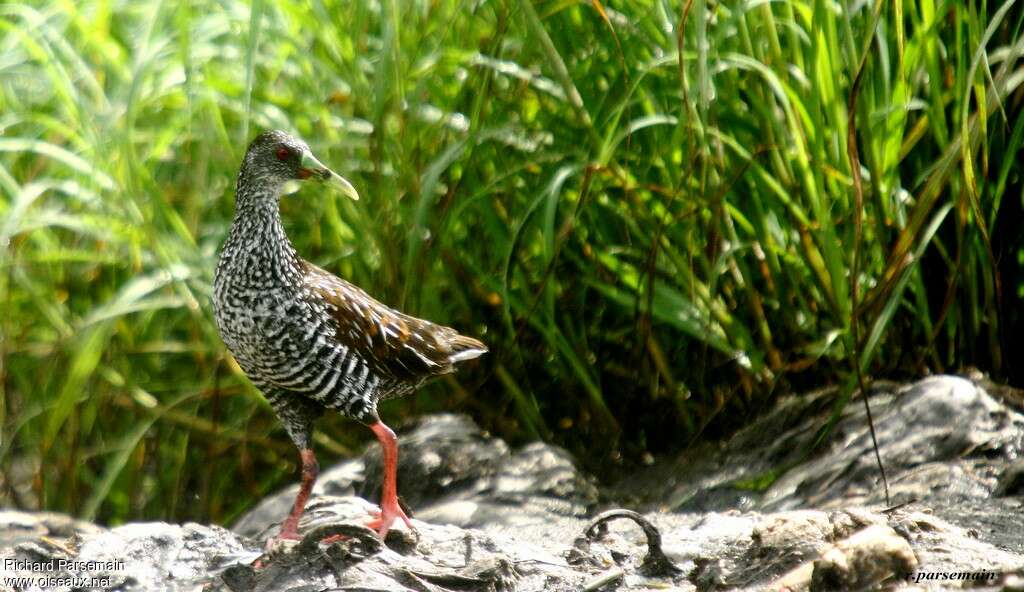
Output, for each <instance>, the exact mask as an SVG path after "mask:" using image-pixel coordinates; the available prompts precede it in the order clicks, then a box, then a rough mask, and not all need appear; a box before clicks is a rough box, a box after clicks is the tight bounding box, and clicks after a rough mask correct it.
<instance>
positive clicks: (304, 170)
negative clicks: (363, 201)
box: [299, 151, 359, 200]
mask: <svg viewBox="0 0 1024 592" xmlns="http://www.w3.org/2000/svg"><path fill="white" fill-rule="evenodd" d="M299 176H300V177H302V178H303V179H307V178H309V177H316V178H317V179H320V180H321V181H323V182H325V183H327V184H328V185H330V186H332V187H334V188H335V189H337V190H338V191H340V192H341V194H342V195H344V196H347V197H350V198H352V199H355V200H358V199H359V192H358V191H356V188H355V187H353V186H352V184H351V183H349V182H348V180H347V179H346V178H345V177H342V176H341V175H339V174H338V173H336V172H334V171H332V170H331V169H329V168H327V167H325V166H324V165H323V163H322V162H320V161H319V160H317V159H316V157H315V156H313V155H312V154H311V153H310V152H308V151H306V152H303V153H302V163H301V168H300V169H299Z"/></svg>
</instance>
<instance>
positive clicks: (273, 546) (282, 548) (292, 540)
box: [252, 531, 302, 569]
mask: <svg viewBox="0 0 1024 592" xmlns="http://www.w3.org/2000/svg"><path fill="white" fill-rule="evenodd" d="M301 541H302V537H301V536H299V533H298V532H295V531H291V532H281V533H280V534H279V535H277V536H276V537H270V538H269V539H267V542H266V544H264V545H263V555H260V556H259V557H258V558H257V559H256V561H253V562H252V566H253V567H254V568H255V569H262V568H263V567H264V566H266V564H267V563H269V562H270V561H271V560H272V559H273V558H274V557H279V556H281V555H283V554H285V553H287V552H288V551H291V550H292V549H294V548H295V547H296V545H298V544H299V542H301Z"/></svg>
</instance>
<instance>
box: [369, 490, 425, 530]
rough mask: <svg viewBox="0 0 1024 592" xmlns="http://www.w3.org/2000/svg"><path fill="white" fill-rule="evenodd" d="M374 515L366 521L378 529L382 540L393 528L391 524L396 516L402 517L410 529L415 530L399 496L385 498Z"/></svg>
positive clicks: (371, 527)
mask: <svg viewBox="0 0 1024 592" xmlns="http://www.w3.org/2000/svg"><path fill="white" fill-rule="evenodd" d="M372 515H373V516H374V519H373V520H370V521H369V522H367V523H366V526H367V528H370V529H372V530H375V531H377V535H378V536H379V537H380V540H382V541H383V540H384V539H385V538H387V536H388V531H389V530H391V525H392V524H394V522H395V519H396V518H401V519H402V521H403V522H405V525H406V526H407V527H409V530H412V531H415V530H416V528H415V527H413V525H412V521H411V520H409V517H408V516H406V515H405V510H403V509H402V506H401V505H400V504H399V503H398V497H397V496H396V497H394V498H393V499H390V500H388V499H385V500H383V501H382V502H381V504H380V511H379V512H378V511H375V512H372Z"/></svg>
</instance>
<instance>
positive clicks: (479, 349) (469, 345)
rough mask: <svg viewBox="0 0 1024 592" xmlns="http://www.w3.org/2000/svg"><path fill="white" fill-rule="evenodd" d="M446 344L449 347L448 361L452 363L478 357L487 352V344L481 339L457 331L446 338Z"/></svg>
mask: <svg viewBox="0 0 1024 592" xmlns="http://www.w3.org/2000/svg"><path fill="white" fill-rule="evenodd" d="M448 346H449V347H450V348H451V353H450V354H448V361H449V362H451V363H452V364H457V363H459V362H465V361H466V360H472V359H473V358H479V357H480V356H482V355H484V354H485V353H487V346H486V345H484V344H483V342H482V341H478V340H476V339H473V338H472V337H466V336H465V335H459V334H457V333H456V334H455V335H454V336H452V337H450V338H449V339H448Z"/></svg>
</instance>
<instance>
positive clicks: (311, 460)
mask: <svg viewBox="0 0 1024 592" xmlns="http://www.w3.org/2000/svg"><path fill="white" fill-rule="evenodd" d="M299 456H301V457H302V485H301V486H300V487H299V494H298V495H296V496H295V505H294V506H292V511H291V513H290V514H288V517H287V518H285V519H284V522H283V523H281V534H279V535H277V538H279V539H287V540H295V541H297V540H299V539H301V538H302V537H300V536H299V518H301V517H302V511H303V510H304V509H305V508H306V502H307V501H308V500H309V494H310V492H312V491H313V484H314V483H316V475H317V473H318V472H319V471H320V466H319V465H318V464H317V462H316V455H315V454H314V453H313V449H311V448H304V449H302V450H300V451H299Z"/></svg>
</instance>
